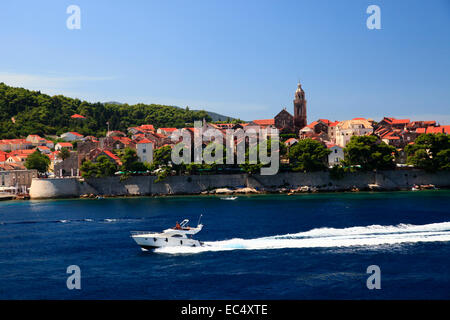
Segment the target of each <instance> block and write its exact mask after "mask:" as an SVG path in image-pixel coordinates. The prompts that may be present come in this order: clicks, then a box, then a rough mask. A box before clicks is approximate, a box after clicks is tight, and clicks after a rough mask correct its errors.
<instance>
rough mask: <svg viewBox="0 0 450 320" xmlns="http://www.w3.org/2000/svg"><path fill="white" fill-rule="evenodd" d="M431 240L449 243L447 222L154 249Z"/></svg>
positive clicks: (194, 250)
mask: <svg viewBox="0 0 450 320" xmlns="http://www.w3.org/2000/svg"><path fill="white" fill-rule="evenodd" d="M434 241H450V222H442V223H431V224H425V225H408V224H399V225H397V226H380V225H371V226H367V227H351V228H344V229H334V228H319V229H312V230H309V231H306V232H299V233H294V234H285V235H276V236H270V237H263V238H255V239H240V238H234V239H230V240H222V241H209V242H205V246H203V247H165V248H159V249H156V250H155V252H158V253H172V254H176V253H199V252H205V251H226V250H263V249H285V248H320V247H325V248H326V247H350V246H376V245H389V244H398V243H414V242H434Z"/></svg>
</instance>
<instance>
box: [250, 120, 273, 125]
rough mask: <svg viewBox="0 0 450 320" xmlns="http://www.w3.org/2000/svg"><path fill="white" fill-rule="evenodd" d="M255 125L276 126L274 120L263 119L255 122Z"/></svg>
mask: <svg viewBox="0 0 450 320" xmlns="http://www.w3.org/2000/svg"><path fill="white" fill-rule="evenodd" d="M252 122H253V123H256V124H258V125H260V126H270V125H274V124H275V120H274V119H262V120H253V121H252Z"/></svg>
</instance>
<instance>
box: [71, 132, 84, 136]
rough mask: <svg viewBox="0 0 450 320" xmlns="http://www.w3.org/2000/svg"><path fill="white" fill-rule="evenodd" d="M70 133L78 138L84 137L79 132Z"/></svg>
mask: <svg viewBox="0 0 450 320" xmlns="http://www.w3.org/2000/svg"><path fill="white" fill-rule="evenodd" d="M69 133H71V134H73V135H74V136H77V137H82V136H83V135H82V134H79V133H78V132H73V131H70V132H69Z"/></svg>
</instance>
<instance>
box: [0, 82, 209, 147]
mask: <svg viewBox="0 0 450 320" xmlns="http://www.w3.org/2000/svg"><path fill="white" fill-rule="evenodd" d="M73 114H80V115H82V116H84V117H86V119H71V116H72V115H73ZM203 118H205V119H206V120H207V121H210V120H211V117H210V116H209V115H208V114H207V112H206V111H191V110H189V109H188V108H186V109H180V108H177V107H174V106H165V105H157V104H150V105H147V104H136V105H128V104H120V105H118V104H110V103H100V102H97V103H90V102H86V101H81V100H79V99H73V98H68V97H65V96H62V95H58V96H53V97H51V96H49V95H47V94H43V93H41V92H39V91H30V90H27V89H23V88H15V87H10V86H7V85H6V84H4V83H0V139H10V138H19V137H25V136H27V135H28V134H39V135H41V136H45V135H54V134H57V135H60V134H61V133H64V132H67V131H76V132H79V133H81V134H83V135H94V136H102V135H105V133H106V130H107V124H106V123H107V122H109V125H110V130H122V131H125V130H126V129H127V128H128V127H131V126H137V125H141V124H153V125H154V126H155V127H157V128H158V127H184V126H185V123H192V122H193V121H194V120H202V119H203Z"/></svg>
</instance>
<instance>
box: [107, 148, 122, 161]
mask: <svg viewBox="0 0 450 320" xmlns="http://www.w3.org/2000/svg"><path fill="white" fill-rule="evenodd" d="M103 153H104V154H107V155H108V156H109V157H110V158H111V159H114V160H120V158H119V157H118V156H116V155H115V154H114V153H112V152H111V151H109V150H103Z"/></svg>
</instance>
